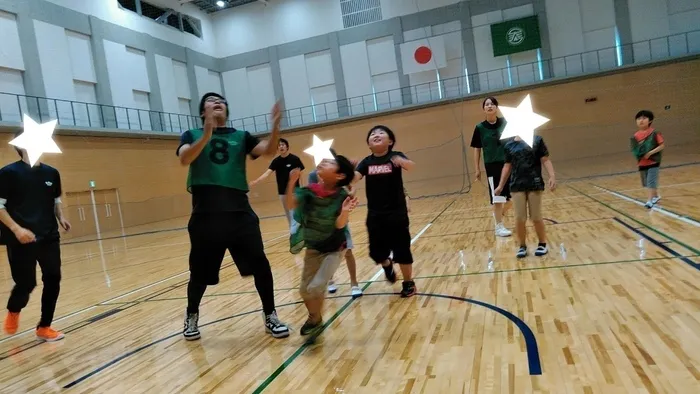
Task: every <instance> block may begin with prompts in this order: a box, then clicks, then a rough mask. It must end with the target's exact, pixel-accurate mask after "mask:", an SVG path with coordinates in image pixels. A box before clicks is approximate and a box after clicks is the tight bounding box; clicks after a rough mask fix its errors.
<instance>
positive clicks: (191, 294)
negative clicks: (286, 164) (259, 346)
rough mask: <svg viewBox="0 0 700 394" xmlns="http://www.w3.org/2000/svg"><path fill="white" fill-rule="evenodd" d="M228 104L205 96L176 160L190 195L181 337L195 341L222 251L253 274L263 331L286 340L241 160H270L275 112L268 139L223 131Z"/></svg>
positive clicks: (276, 127)
mask: <svg viewBox="0 0 700 394" xmlns="http://www.w3.org/2000/svg"><path fill="white" fill-rule="evenodd" d="M227 104H228V103H227V102H226V99H225V98H223V97H222V96H221V95H219V94H217V93H207V94H205V95H204V97H202V100H201V101H200V103H199V112H200V114H201V117H202V121H203V123H204V127H203V128H201V129H192V130H187V131H185V132H184V133H182V136H181V138H180V146H179V147H178V148H177V152H176V153H177V155H178V157H179V158H180V164H182V165H183V166H189V173H188V175H187V191H188V192H189V193H191V194H192V215H191V217H190V221H189V224H188V226H187V230H188V232H189V236H190V244H191V248H190V258H189V260H190V262H189V265H190V281H189V283H188V285H187V312H186V313H185V324H184V329H183V336H184V337H185V339H186V340H196V339H199V338H200V332H199V328H198V321H199V305H200V303H201V301H202V297H203V296H204V292H205V291H206V288H207V286H210V285H216V284H218V283H219V270H220V269H221V263H222V261H223V258H224V254H225V253H226V250H228V251H229V253H230V254H231V257H232V258H233V261H234V262H235V263H236V267H238V271H239V272H240V273H241V275H242V276H250V275H252V276H253V278H254V280H255V287H256V289H257V290H258V294H259V295H260V299H261V301H262V306H263V321H264V323H265V331H266V332H268V333H270V334H271V335H272V336H273V337H275V338H284V337H287V336H289V328H288V327H287V325H286V324H284V323H282V322H281V321H280V320H279V319H278V317H277V312H276V311H275V297H274V287H273V278H272V270H271V269H270V262H269V261H268V260H267V257H266V256H265V251H264V247H263V241H262V235H261V233H260V220H259V219H258V216H257V215H256V214H255V212H253V209H252V207H251V206H250V203H249V202H248V195H247V192H248V181H247V179H246V156H250V157H251V158H252V159H256V158H258V157H259V156H262V155H265V156H272V155H273V154H274V153H275V151H276V150H277V141H278V139H279V124H280V117H281V113H280V108H279V104H275V106H274V107H272V120H273V127H272V131H271V134H270V138H269V139H268V140H266V141H265V140H263V141H261V140H259V139H258V138H257V137H255V136H253V135H251V134H250V133H248V132H247V131H243V130H237V129H235V128H231V127H226V120H227V119H228V114H229V111H228V105H227Z"/></svg>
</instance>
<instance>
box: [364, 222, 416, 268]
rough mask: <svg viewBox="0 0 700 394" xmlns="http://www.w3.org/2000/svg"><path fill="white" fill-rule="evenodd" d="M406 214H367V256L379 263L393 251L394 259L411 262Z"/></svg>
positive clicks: (409, 235) (400, 262)
mask: <svg viewBox="0 0 700 394" xmlns="http://www.w3.org/2000/svg"><path fill="white" fill-rule="evenodd" d="M408 225H409V221H408V214H407V213H403V214H390V215H377V214H372V213H369V214H368V215H367V234H368V235H369V257H371V258H372V260H374V262H375V263H377V264H380V263H383V262H384V261H386V260H387V259H388V258H389V253H391V252H393V253H394V261H395V262H397V263H399V264H413V255H412V254H411V233H410V231H409V229H408Z"/></svg>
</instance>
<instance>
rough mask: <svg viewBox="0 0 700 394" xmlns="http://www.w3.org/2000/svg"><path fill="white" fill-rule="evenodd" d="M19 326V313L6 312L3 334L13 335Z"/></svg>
mask: <svg viewBox="0 0 700 394" xmlns="http://www.w3.org/2000/svg"><path fill="white" fill-rule="evenodd" d="M18 328H19V313H15V312H7V316H5V334H7V335H14V334H15V333H16V332H17V329H18Z"/></svg>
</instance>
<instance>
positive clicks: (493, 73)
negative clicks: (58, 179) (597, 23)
mask: <svg viewBox="0 0 700 394" xmlns="http://www.w3.org/2000/svg"><path fill="white" fill-rule="evenodd" d="M696 53H700V30H696V31H691V32H687V33H681V34H675V35H670V36H666V37H661V38H655V39H650V40H646V41H641V42H636V43H632V44H625V45H620V46H614V47H610V48H604V49H598V50H594V51H588V52H584V53H578V54H574V55H567V56H562V57H558V58H553V59H543V60H540V61H535V62H530V63H525V64H517V65H511V66H510V67H506V68H501V69H495V70H489V71H483V72H479V73H474V74H468V75H463V76H459V77H453V78H447V79H443V80H440V81H434V82H428V83H422V84H417V85H412V86H407V87H403V88H397V89H392V90H388V91H383V92H375V93H371V94H366V95H363V96H358V97H352V98H347V99H341V100H336V101H332V102H326V103H319V104H314V105H309V106H305V107H300V108H292V109H285V110H284V112H283V115H282V118H283V124H284V125H285V126H287V127H294V126H301V125H308V124H313V123H317V122H323V121H328V120H334V119H340V118H344V117H348V116H355V115H361V114H367V113H372V112H377V111H383V110H387V109H394V108H400V107H403V106H406V105H411V104H425V103H430V102H435V101H440V100H446V99H454V98H460V97H465V96H468V95H472V94H477V93H483V92H487V91H495V90H500V89H507V88H510V87H515V86H519V85H526V84H533V83H538V82H542V81H546V80H549V79H553V78H562V77H573V76H578V75H582V74H588V73H595V72H599V71H606V70H612V69H615V68H618V67H621V66H623V65H625V66H626V65H630V64H635V63H645V62H652V61H659V60H664V59H669V58H673V57H680V56H685V55H690V54H696ZM462 64H464V59H462ZM463 68H464V67H463ZM465 74H466V73H465ZM23 113H27V114H29V115H30V116H32V117H33V118H34V119H35V120H38V121H40V122H44V121H48V120H50V119H58V123H59V124H61V125H66V126H83V127H91V128H96V127H97V128H110V129H125V130H143V131H157V132H166V133H170V132H171V133H180V132H182V131H183V130H187V129H190V128H195V127H201V125H202V122H201V120H200V118H199V116H193V115H183V114H175V113H167V112H159V111H150V110H144V109H137V108H125V107H118V106H112V105H103V104H91V103H84V102H78V101H69V100H59V99H50V98H44V97H34V96H26V95H18V94H12V93H0V121H5V122H21V121H22V120H21V119H22V115H21V114H23ZM228 123H229V125H230V126H232V127H236V128H241V129H245V130H248V131H250V132H251V133H255V134H260V133H265V132H268V131H269V130H270V126H271V125H272V122H271V119H270V115H269V114H262V115H256V116H250V117H245V118H240V119H233V120H230V121H229V122H228Z"/></svg>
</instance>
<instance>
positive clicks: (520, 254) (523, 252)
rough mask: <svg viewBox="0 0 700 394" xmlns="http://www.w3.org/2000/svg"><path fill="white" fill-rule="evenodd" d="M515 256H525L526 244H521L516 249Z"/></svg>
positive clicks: (520, 257)
mask: <svg viewBox="0 0 700 394" xmlns="http://www.w3.org/2000/svg"><path fill="white" fill-rule="evenodd" d="M515 256H516V257H517V258H519V259H522V258H523V257H526V256H527V246H521V247H520V249H518V253H516V254H515Z"/></svg>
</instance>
